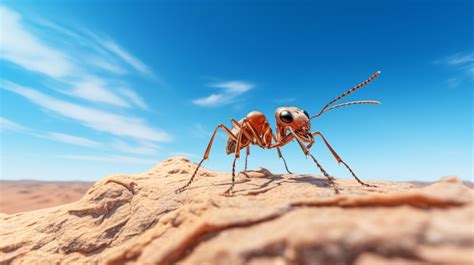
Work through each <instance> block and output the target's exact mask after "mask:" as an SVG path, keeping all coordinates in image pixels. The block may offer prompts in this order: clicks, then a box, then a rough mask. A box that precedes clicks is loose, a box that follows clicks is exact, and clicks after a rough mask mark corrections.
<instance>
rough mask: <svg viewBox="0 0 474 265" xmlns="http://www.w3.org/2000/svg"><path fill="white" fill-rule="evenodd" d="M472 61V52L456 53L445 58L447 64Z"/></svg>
mask: <svg viewBox="0 0 474 265" xmlns="http://www.w3.org/2000/svg"><path fill="white" fill-rule="evenodd" d="M473 62H474V53H470V54H463V53H456V54H454V55H451V56H448V57H447V58H446V63H447V64H449V65H460V64H467V63H473Z"/></svg>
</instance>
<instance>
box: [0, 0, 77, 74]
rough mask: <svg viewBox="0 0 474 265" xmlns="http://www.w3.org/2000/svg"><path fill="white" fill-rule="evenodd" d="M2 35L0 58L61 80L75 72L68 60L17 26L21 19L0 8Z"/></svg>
mask: <svg viewBox="0 0 474 265" xmlns="http://www.w3.org/2000/svg"><path fill="white" fill-rule="evenodd" d="M0 17H2V34H0V58H1V59H3V60H7V61H10V62H12V63H15V64H17V65H20V66H22V67H24V68H26V69H28V70H30V71H36V72H40V73H42V74H45V75H47V76H50V77H53V78H59V77H64V76H66V75H68V74H69V73H71V72H72V71H74V68H75V67H74V66H73V65H72V64H71V63H70V61H69V60H68V58H67V56H66V55H65V54H63V53H61V52H59V51H56V50H54V49H51V48H49V47H48V46H46V45H45V44H44V43H42V42H41V41H40V40H39V39H38V38H36V37H35V36H34V35H33V34H31V33H29V32H28V31H27V30H25V29H24V27H23V26H22V25H21V24H20V23H19V20H20V16H19V15H18V14H17V13H15V12H13V11H11V10H10V9H7V8H6V7H4V6H0Z"/></svg>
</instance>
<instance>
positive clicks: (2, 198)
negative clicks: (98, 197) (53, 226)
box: [0, 180, 94, 214]
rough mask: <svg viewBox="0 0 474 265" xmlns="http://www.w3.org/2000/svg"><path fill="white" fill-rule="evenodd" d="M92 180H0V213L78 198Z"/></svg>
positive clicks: (37, 207)
mask: <svg viewBox="0 0 474 265" xmlns="http://www.w3.org/2000/svg"><path fill="white" fill-rule="evenodd" d="M92 184H94V183H93V182H78V181H74V182H62V181H57V182H52V181H34V180H19V181H7V180H1V181H0V191H1V193H0V213H8V214H11V213H19V212H25V211H30V210H36V209H41V208H47V207H53V206H57V205H61V204H65V203H70V202H74V201H77V200H79V199H80V198H82V196H84V194H86V191H87V190H88V189H89V188H90V187H91V186H92Z"/></svg>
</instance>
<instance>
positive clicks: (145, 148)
mask: <svg viewBox="0 0 474 265" xmlns="http://www.w3.org/2000/svg"><path fill="white" fill-rule="evenodd" d="M111 147H112V148H113V149H115V150H118V151H121V152H124V153H130V154H137V155H155V154H156V153H157V152H158V149H159V147H158V145H156V144H153V143H150V142H141V143H139V144H133V145H130V144H128V143H126V142H124V141H121V140H115V141H113V142H112V143H111Z"/></svg>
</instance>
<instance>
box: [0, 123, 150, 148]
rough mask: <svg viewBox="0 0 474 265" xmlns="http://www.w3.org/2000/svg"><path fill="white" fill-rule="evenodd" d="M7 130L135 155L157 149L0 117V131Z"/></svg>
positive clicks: (146, 143)
mask: <svg viewBox="0 0 474 265" xmlns="http://www.w3.org/2000/svg"><path fill="white" fill-rule="evenodd" d="M7 130H8V131H14V132H18V133H23V134H26V135H30V136H33V137H37V138H42V139H47V140H51V141H55V142H60V143H65V144H70V145H76V146H82V147H87V148H94V149H97V148H101V149H104V150H116V151H119V152H121V153H129V154H136V155H145V156H146V155H155V154H156V153H157V152H158V150H159V146H158V145H157V144H155V143H151V142H143V141H138V142H135V143H134V144H129V143H127V142H126V141H123V140H120V139H115V140H113V141H111V142H109V143H102V142H98V141H94V140H91V139H88V138H85V137H80V136H75V135H71V134H66V133H61V132H41V131H38V130H34V129H32V128H29V127H26V126H24V125H21V124H18V123H16V122H14V121H11V120H9V119H7V118H4V117H0V132H2V131H7Z"/></svg>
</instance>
